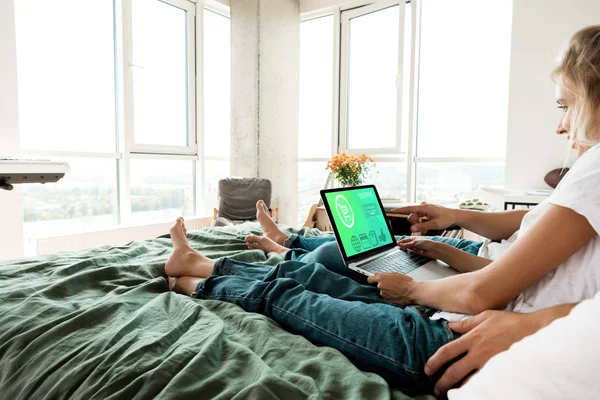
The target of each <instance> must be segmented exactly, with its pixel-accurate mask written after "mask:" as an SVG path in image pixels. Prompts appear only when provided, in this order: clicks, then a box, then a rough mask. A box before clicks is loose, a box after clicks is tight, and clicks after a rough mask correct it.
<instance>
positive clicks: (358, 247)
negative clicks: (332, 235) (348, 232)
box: [350, 235, 361, 252]
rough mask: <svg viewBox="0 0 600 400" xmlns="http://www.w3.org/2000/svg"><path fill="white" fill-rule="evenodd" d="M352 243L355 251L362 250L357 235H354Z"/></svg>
mask: <svg viewBox="0 0 600 400" xmlns="http://www.w3.org/2000/svg"><path fill="white" fill-rule="evenodd" d="M350 241H351V242H352V248H353V249H354V251H356V252H359V251H360V249H361V245H360V239H359V238H358V237H356V235H352V238H351V239H350Z"/></svg>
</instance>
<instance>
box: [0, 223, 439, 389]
mask: <svg viewBox="0 0 600 400" xmlns="http://www.w3.org/2000/svg"><path fill="white" fill-rule="evenodd" d="M249 233H255V234H259V233H260V231H259V229H258V225H247V224H246V225H244V226H238V227H226V228H211V229H204V230H201V231H195V232H191V233H189V234H188V238H189V240H190V243H191V244H192V246H193V247H194V248H196V249H198V250H201V251H202V252H203V254H205V255H207V256H209V257H211V258H217V257H223V256H229V257H232V258H235V259H237V260H242V261H248V262H254V263H260V264H267V265H276V264H278V263H279V262H281V261H282V259H281V257H279V256H277V255H274V254H271V255H269V256H268V257H266V256H265V255H264V253H262V252H261V251H258V250H247V249H246V248H245V246H244V242H243V239H244V237H245V236H246V235H247V234H249ZM299 233H300V234H302V235H305V236H314V235H321V234H323V233H320V232H319V231H317V230H311V229H303V230H301V231H299ZM170 252H171V241H170V239H169V236H168V235H165V236H162V237H159V238H157V239H154V240H149V241H143V242H132V243H129V244H127V245H123V246H116V247H108V246H105V247H100V248H95V249H91V250H86V251H80V252H71V253H60V254H57V255H52V256H43V257H37V258H31V259H24V260H16V261H10V262H4V263H0V281H1V286H0V398H2V399H11V400H13V399H15V400H16V399H33V398H35V399H65V398H73V399H80V398H81V399H148V398H203V399H213V398H214V399H233V398H237V399H276V398H279V399H306V398H315V399H316V398H329V399H364V398H368V399H384V398H385V399H388V398H392V399H409V398H410V397H408V396H405V395H404V394H403V393H401V392H400V391H397V390H393V389H391V388H390V387H389V386H388V385H387V384H386V382H385V381H384V380H383V379H382V378H381V377H379V376H378V375H376V374H373V373H366V372H363V371H360V370H359V369H357V368H356V367H355V366H354V365H353V364H352V363H351V362H350V361H349V360H348V359H346V357H344V356H343V355H342V354H341V353H339V352H338V351H336V350H334V349H332V348H328V347H317V346H314V345H313V344H311V343H310V342H309V341H307V340H306V339H304V338H303V337H302V336H298V335H293V334H290V333H288V332H286V331H284V330H283V329H281V328H280V327H279V326H278V325H277V324H276V323H275V322H274V321H272V320H270V319H268V318H266V317H263V316H261V315H258V314H252V313H246V312H245V311H244V310H242V309H241V308H239V307H238V306H235V305H232V304H227V303H221V302H215V301H199V300H193V299H190V298H188V297H185V296H182V295H177V294H174V293H171V292H169V291H168V290H167V280H166V276H165V274H164V269H163V268H164V263H165V261H166V260H167V258H168V256H169V254H170ZM419 399H433V398H432V397H430V396H421V397H419Z"/></svg>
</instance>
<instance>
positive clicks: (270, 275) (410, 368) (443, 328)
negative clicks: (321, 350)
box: [192, 259, 454, 394]
mask: <svg viewBox="0 0 600 400" xmlns="http://www.w3.org/2000/svg"><path fill="white" fill-rule="evenodd" d="M344 270H345V271H348V273H350V272H353V271H350V270H349V269H347V268H344ZM192 295H193V296H194V297H197V298H199V299H210V300H220V301H226V302H229V303H233V304H237V305H239V306H241V307H242V308H244V309H245V310H246V311H249V312H255V313H260V314H263V315H265V316H267V317H269V318H272V319H273V320H275V321H276V322H277V323H279V325H281V326H282V327H283V328H284V329H286V330H287V331H289V332H292V333H296V334H300V335H302V336H304V337H305V338H307V339H308V340H310V341H311V342H312V343H314V344H316V345H318V346H330V347H333V348H335V349H337V350H339V351H340V352H342V353H343V354H344V355H345V356H346V357H348V358H349V359H350V360H352V361H353V362H354V363H355V365H356V366H357V367H359V368H360V369H362V370H365V371H370V372H375V373H377V374H379V375H380V376H382V377H383V378H384V379H386V380H387V381H388V382H389V384H390V385H392V386H393V387H397V388H399V389H402V390H404V391H406V392H407V393H411V394H415V393H431V392H432V390H433V386H434V383H435V381H436V380H437V379H439V377H440V376H441V375H440V374H441V373H442V372H443V371H440V372H439V373H438V375H436V376H434V377H431V378H430V377H427V376H426V375H425V374H424V372H423V368H424V366H425V362H426V361H427V359H428V358H429V357H430V356H431V355H433V354H434V353H435V351H436V350H437V349H439V348H440V347H441V346H443V345H444V344H446V343H448V342H449V341H451V340H453V339H454V335H453V333H452V332H451V331H450V330H449V329H448V326H447V323H446V321H444V320H436V321H431V320H430V319H429V317H428V314H430V313H428V312H427V310H425V309H424V308H422V307H412V306H410V307H400V306H397V305H394V304H391V303H388V302H386V301H385V300H383V299H381V297H380V296H379V291H378V290H377V288H376V287H374V286H370V285H363V284H360V283H358V282H355V281H354V280H352V279H350V278H348V277H347V276H342V275H340V274H338V273H336V272H333V271H330V270H328V269H327V268H325V267H324V266H323V265H320V264H314V263H312V264H304V263H302V262H295V261H287V262H284V263H282V264H280V265H279V266H277V267H275V268H273V267H268V266H257V265H252V264H245V263H240V262H236V261H233V260H230V259H222V260H219V261H218V262H217V263H216V264H215V267H214V271H213V275H212V276H211V277H209V278H207V279H205V280H204V281H202V282H200V284H198V287H197V288H196V291H195V292H194V293H193V294H192Z"/></svg>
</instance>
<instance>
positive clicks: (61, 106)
mask: <svg viewBox="0 0 600 400" xmlns="http://www.w3.org/2000/svg"><path fill="white" fill-rule="evenodd" d="M14 3H15V21H16V34H17V75H18V86H19V133H20V137H21V147H22V148H23V149H31V150H61V151H106V152H114V151H115V150H116V132H115V76H114V70H115V64H114V63H115V60H114V53H115V49H114V34H113V30H114V23H113V2H112V1H105V0H89V1H85V2H81V1H80V0H57V1H40V0H18V1H15V2H14ZM90 15H93V18H88V17H87V16H90Z"/></svg>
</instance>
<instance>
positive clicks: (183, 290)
mask: <svg viewBox="0 0 600 400" xmlns="http://www.w3.org/2000/svg"><path fill="white" fill-rule="evenodd" d="M202 280H203V278H198V277H195V276H180V277H179V278H169V290H170V291H172V292H175V293H179V294H185V295H187V296H189V295H191V294H192V292H193V291H194V290H196V287H197V286H198V284H199V283H200V282H201V281H202Z"/></svg>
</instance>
